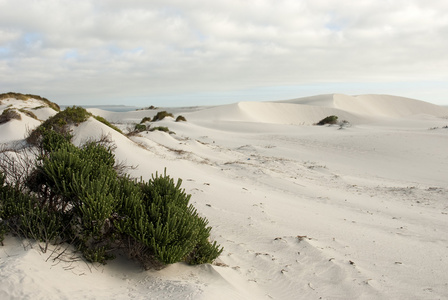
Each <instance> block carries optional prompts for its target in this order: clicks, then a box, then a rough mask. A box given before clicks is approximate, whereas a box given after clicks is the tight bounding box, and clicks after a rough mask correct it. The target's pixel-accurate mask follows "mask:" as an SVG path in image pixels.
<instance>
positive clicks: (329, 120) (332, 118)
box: [316, 116, 338, 125]
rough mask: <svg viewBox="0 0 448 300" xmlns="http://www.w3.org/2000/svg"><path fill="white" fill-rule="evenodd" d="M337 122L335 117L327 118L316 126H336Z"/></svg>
mask: <svg viewBox="0 0 448 300" xmlns="http://www.w3.org/2000/svg"><path fill="white" fill-rule="evenodd" d="M337 122H338V117H337V116H328V117H326V118H323V119H322V120H320V121H319V122H318V123H317V124H316V125H325V124H337Z"/></svg>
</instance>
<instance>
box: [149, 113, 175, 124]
mask: <svg viewBox="0 0 448 300" xmlns="http://www.w3.org/2000/svg"><path fill="white" fill-rule="evenodd" d="M166 117H171V118H174V115H173V114H172V113H169V112H166V111H164V110H163V111H159V112H158V113H157V114H156V115H155V116H154V117H153V118H152V121H153V122H155V121H160V120H163V119H165V118H166Z"/></svg>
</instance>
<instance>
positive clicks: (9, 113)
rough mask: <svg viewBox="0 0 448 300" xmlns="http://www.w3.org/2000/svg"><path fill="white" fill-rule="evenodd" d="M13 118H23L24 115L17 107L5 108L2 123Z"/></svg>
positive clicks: (0, 118)
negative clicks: (21, 114)
mask: <svg viewBox="0 0 448 300" xmlns="http://www.w3.org/2000/svg"><path fill="white" fill-rule="evenodd" d="M13 119H15V120H21V119H22V117H21V116H20V114H19V113H18V112H17V111H16V110H15V109H11V108H8V109H5V110H4V111H3V113H2V114H1V115H0V124H3V123H6V122H9V121H11V120H13Z"/></svg>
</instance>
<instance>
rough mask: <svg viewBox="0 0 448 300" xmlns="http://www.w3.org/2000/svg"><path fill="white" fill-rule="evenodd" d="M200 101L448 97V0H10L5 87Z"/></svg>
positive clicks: (0, 0)
mask: <svg viewBox="0 0 448 300" xmlns="http://www.w3.org/2000/svg"><path fill="white" fill-rule="evenodd" d="M9 91H13V92H22V93H31V94H39V95H41V96H43V97H46V98H48V99H49V100H52V101H54V102H57V103H58V104H70V105H73V104H77V105H85V104H127V105H136V106H148V105H151V104H153V105H158V106H189V105H201V104H204V105H205V104H222V103H232V102H237V101H246V100H249V101H257V100H263V101H265V100H280V99H291V98H297V97H301V96H309V95H317V94H326V93H345V94H365V93H378V94H392V95H399V96H407V97H411V98H416V99H420V100H425V101H429V102H432V103H436V104H444V105H448V1H447V0H353V1H345V0H163V1H162V0H160V1H159V0H59V1H58V0H0V93H3V92H9Z"/></svg>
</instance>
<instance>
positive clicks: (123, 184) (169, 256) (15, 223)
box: [0, 129, 222, 268]
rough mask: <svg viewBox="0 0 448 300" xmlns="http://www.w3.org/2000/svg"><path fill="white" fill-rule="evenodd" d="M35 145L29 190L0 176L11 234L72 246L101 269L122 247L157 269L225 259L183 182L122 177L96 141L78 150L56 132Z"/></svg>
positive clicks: (0, 207) (1, 203)
mask: <svg viewBox="0 0 448 300" xmlns="http://www.w3.org/2000/svg"><path fill="white" fill-rule="evenodd" d="M37 146H38V147H40V151H38V153H41V155H40V156H39V157H38V158H37V160H36V166H35V168H34V170H33V171H32V172H31V173H30V174H29V176H28V178H27V180H26V183H25V185H26V188H24V187H18V186H15V187H14V186H10V185H7V184H5V178H6V175H3V174H2V173H0V218H1V219H2V220H3V222H2V224H6V225H7V227H6V228H8V229H10V230H11V231H12V232H15V233H17V234H19V235H21V236H24V237H27V238H32V239H35V240H38V241H44V242H45V244H46V245H48V243H51V242H57V241H69V242H71V243H73V244H74V245H75V246H76V247H77V249H79V250H80V251H81V252H82V253H83V255H84V257H85V259H86V260H88V261H91V262H100V263H105V262H106V261H107V260H108V259H111V258H113V252H114V251H118V250H120V249H124V251H126V252H127V253H128V255H129V256H130V257H133V258H136V259H138V260H139V261H140V262H141V263H142V264H143V265H144V266H145V267H148V266H152V267H157V268H161V267H163V266H165V265H167V264H172V263H175V262H179V261H186V262H188V263H190V264H199V263H204V262H211V261H213V260H214V259H215V258H216V257H218V256H219V255H220V253H221V251H222V248H220V246H219V245H217V244H216V242H214V243H211V242H209V240H208V239H209V236H210V230H211V228H210V227H208V226H207V225H208V221H207V220H206V219H205V218H203V217H200V216H199V215H198V213H197V211H196V209H195V208H194V207H193V206H192V205H191V204H189V200H190V197H191V196H190V195H187V194H186V193H185V190H184V189H181V180H180V179H179V180H178V181H177V183H174V180H173V179H171V178H170V177H169V176H167V175H166V173H165V174H164V175H163V176H159V175H158V174H157V173H156V175H155V176H153V177H152V179H151V180H149V181H147V182H144V181H135V180H132V179H131V178H129V176H127V175H123V176H120V175H119V174H118V173H117V171H116V168H115V167H116V162H115V156H114V154H113V147H112V146H107V145H105V144H103V143H99V142H94V141H91V142H88V143H86V144H84V145H82V146H81V147H75V146H74V145H73V144H72V143H70V139H69V137H68V136H66V135H62V134H60V133H58V132H56V131H53V130H47V129H44V130H43V131H42V137H41V139H40V143H39V144H38V145H37ZM2 236H3V233H2V231H0V238H1V237H2ZM0 241H1V240H0ZM123 245H126V246H125V247H123ZM45 249H46V247H45Z"/></svg>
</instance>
